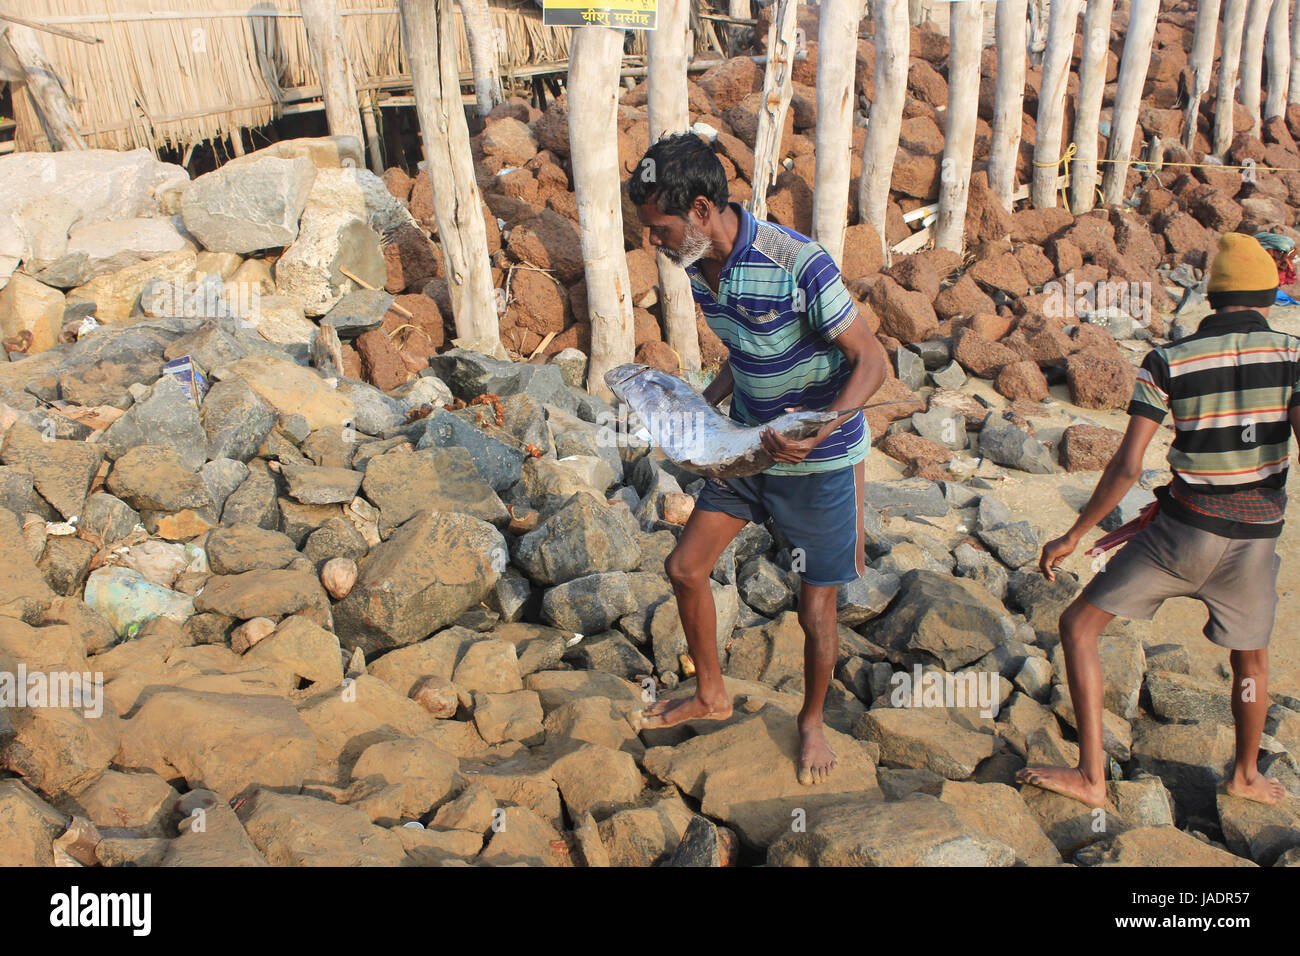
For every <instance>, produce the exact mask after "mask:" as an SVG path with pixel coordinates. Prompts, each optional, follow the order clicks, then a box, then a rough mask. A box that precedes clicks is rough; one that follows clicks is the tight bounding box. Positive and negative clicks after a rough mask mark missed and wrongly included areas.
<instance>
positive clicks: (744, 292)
mask: <svg viewBox="0 0 1300 956" xmlns="http://www.w3.org/2000/svg"><path fill="white" fill-rule="evenodd" d="M729 205H730V206H731V207H732V209H734V210H735V211H736V213H737V215H738V216H739V217H740V231H739V232H738V233H737V235H736V243H735V245H734V246H733V247H732V250H731V254H730V255H729V256H728V258H727V261H726V262H725V263H724V264H723V267H722V270H721V273H720V274H719V277H718V292H717V294H715V293H714V292H713V290H712V288H710V287H709V285H708V283H707V281H706V280H705V279H704V276H703V275H702V274H701V273H700V270H699V267H698V266H696V265H692V266H689V267H688V268H687V269H686V274H687V275H688V276H690V280H691V292H692V294H693V296H694V298H695V301H696V302H698V303H699V305H700V309H701V311H702V312H703V313H704V320H705V321H706V322H707V323H708V324H709V328H711V329H712V330H713V331H714V332H715V333H716V334H717V336H718V338H720V339H722V342H723V344H724V345H726V346H727V349H728V350H729V352H730V356H729V359H728V361H729V364H730V366H731V375H732V378H733V380H734V382H735V387H734V389H733V391H732V395H731V418H732V419H733V420H734V421H738V422H740V423H741V424H744V425H760V424H762V423H764V422H769V421H771V420H772V419H774V418H776V417H778V416H779V415H781V414H782V413H784V411H785V409H786V408H787V407H794V406H802V407H804V408H807V409H816V410H820V409H824V408H827V407H829V406H830V404H831V402H833V401H834V400H835V397H836V396H837V395H838V394H839V393H840V390H841V389H842V388H843V387H844V383H845V382H846V381H847V380H848V378H849V375H850V374H851V372H852V366H851V365H850V364H849V362H848V360H847V359H846V358H845V357H844V353H843V352H841V351H840V350H839V348H838V347H837V346H836V345H835V344H834V340H835V338H836V337H837V336H839V335H840V334H842V333H843V332H844V330H845V329H847V328H848V327H849V325H851V324H852V322H853V319H854V317H855V316H856V315H857V309H856V308H855V306H854V305H853V299H852V298H851V297H850V296H849V291H848V289H846V288H845V287H844V280H843V279H842V278H841V276H840V270H839V268H838V267H837V266H836V265H835V261H834V260H833V259H832V258H831V257H830V254H829V253H827V252H826V250H825V249H824V248H823V247H822V246H821V244H820V243H817V242H814V241H813V240H811V239H809V238H808V237H807V236H804V235H801V234H800V233H797V232H795V231H794V230H793V229H787V228H786V227H784V226H779V225H777V224H776V223H772V222H765V221H762V220H758V219H755V218H754V216H753V215H751V214H750V212H749V211H748V210H747V209H745V208H744V207H743V206H741V205H740V204H738V203H734V202H733V203H730V204H729ZM870 445H871V434H870V432H869V431H868V430H867V428H866V422H865V419H864V417H863V415H862V413H861V412H858V413H857V414H856V415H854V416H853V417H852V418H850V419H848V420H847V421H846V422H844V424H842V425H840V427H839V428H837V429H835V431H833V432H831V434H830V435H828V436H827V437H826V440H825V441H823V442H822V443H821V444H820V445H818V446H817V447H816V448H814V449H813V450H812V452H810V453H809V455H808V457H806V458H805V459H804V460H803V461H801V462H799V463H798V464H777V465H773V466H772V467H771V468H769V469H768V470H767V474H772V475H803V474H809V473H812V472H822V471H831V470H834V469H838V468H844V467H846V466H850V465H855V464H857V463H858V462H860V461H862V459H863V458H865V457H866V455H867V450H868V449H869V448H870Z"/></svg>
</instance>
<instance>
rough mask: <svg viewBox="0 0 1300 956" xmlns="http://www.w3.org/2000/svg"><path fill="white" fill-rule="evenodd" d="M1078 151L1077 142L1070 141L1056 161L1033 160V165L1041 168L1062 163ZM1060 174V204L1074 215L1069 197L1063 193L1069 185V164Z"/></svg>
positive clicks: (1066, 161)
mask: <svg viewBox="0 0 1300 956" xmlns="http://www.w3.org/2000/svg"><path fill="white" fill-rule="evenodd" d="M1078 151H1079V147H1078V144H1076V143H1073V142H1072V143H1070V145H1069V146H1067V147H1066V148H1065V155H1063V156H1062V157H1061V158H1060V159H1058V160H1057V161H1056V162H1054V163H1040V162H1037V161H1035V162H1034V165H1035V166H1039V167H1041V168H1043V169H1046V168H1048V167H1051V166H1060V165H1061V164H1062V163H1068V162H1069V161H1070V160H1071V159H1073V158H1074V154H1075V153H1077V152H1078ZM1061 176H1062V178H1061V205H1062V206H1064V207H1065V211H1066V212H1068V213H1069V214H1070V215H1074V210H1073V209H1071V208H1070V199H1069V197H1068V196H1066V194H1065V187H1066V186H1068V185H1070V167H1069V166H1066V167H1065V172H1064V173H1062V174H1061Z"/></svg>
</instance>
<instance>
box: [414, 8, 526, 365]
mask: <svg viewBox="0 0 1300 956" xmlns="http://www.w3.org/2000/svg"><path fill="white" fill-rule="evenodd" d="M398 10H399V11H400V22H401V37H402V46H403V48H404V49H405V51H406V59H407V62H408V63H409V64H410V67H411V85H412V87H413V88H414V90H415V112H416V115H417V117H418V118H419V121H420V133H421V137H422V138H423V141H424V158H425V169H426V171H427V174H428V176H429V180H430V183H431V184H432V187H433V208H434V215H435V217H436V219H437V222H438V239H439V244H440V245H441V247H442V256H443V261H444V263H445V265H446V273H447V289H448V292H449V293H450V296H451V305H452V313H453V315H454V316H455V323H456V333H457V335H458V336H459V338H460V339H461V340H463V341H464V343H465V344H467V345H472V346H475V347H477V348H478V350H479V351H483V352H488V353H490V354H498V355H501V354H504V350H503V349H502V348H501V336H500V330H499V328H498V326H497V309H496V295H495V292H494V290H493V288H492V270H491V265H490V263H489V261H488V251H487V230H486V228H485V227H484V225H483V200H482V199H481V198H480V196H479V189H478V182H477V181H476V180H475V178H474V160H473V157H472V156H471V154H470V147H469V126H468V125H467V123H466V121H465V109H464V107H463V106H462V105H461V99H460V79H459V77H460V68H459V65H458V64H457V62H456V44H455V43H452V42H450V38H451V36H452V33H451V30H452V28H453V26H454V22H455V21H454V20H453V17H452V0H398ZM444 38H446V41H447V42H443V40H444Z"/></svg>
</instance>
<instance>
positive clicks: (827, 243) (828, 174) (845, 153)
mask: <svg viewBox="0 0 1300 956" xmlns="http://www.w3.org/2000/svg"><path fill="white" fill-rule="evenodd" d="M861 13H862V0H822V8H821V17H820V19H819V22H818V25H817V149H816V154H815V155H816V162H817V167H816V173H815V174H814V179H813V214H812V238H814V239H816V240H817V241H818V242H820V243H821V244H822V246H823V247H824V248H825V249H826V251H827V252H828V253H830V257H831V258H832V259H834V260H835V262H836V264H837V265H842V264H843V256H844V229H845V227H846V226H847V225H848V221H849V179H850V175H849V156H850V153H851V151H852V149H853V75H854V71H855V67H856V65H857V54H858V21H859V20H860V19H861V18H860V16H859V14H861Z"/></svg>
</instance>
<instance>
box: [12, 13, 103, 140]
mask: <svg viewBox="0 0 1300 956" xmlns="http://www.w3.org/2000/svg"><path fill="white" fill-rule="evenodd" d="M3 35H4V36H6V37H8V41H9V46H10V48H11V49H12V50H13V52H14V59H15V60H17V61H18V65H19V66H21V67H22V70H23V73H24V75H25V76H26V82H25V84H24V85H25V86H26V87H27V95H28V96H30V97H31V100H32V105H33V106H34V107H35V109H36V117H37V119H39V120H40V123H41V129H42V130H44V132H45V138H46V140H48V141H49V144H50V149H52V150H56V151H57V150H65V149H85V148H86V142H85V140H83V139H82V138H81V133H79V132H78V131H77V117H76V114H75V113H73V112H72V103H71V102H69V100H68V94H67V93H66V92H65V91H64V89H63V83H62V82H61V81H60V80H59V77H58V74H56V73H55V72H54V67H52V66H51V65H50V61H49V60H47V59H46V58H45V51H44V50H42V49H41V43H40V40H38V39H37V37H36V34H35V33H34V32H33V31H32V29H31V28H30V27H25V26H21V25H18V24H11V25H9V26H8V27H7V28H6V29H5V31H4V34H3Z"/></svg>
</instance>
